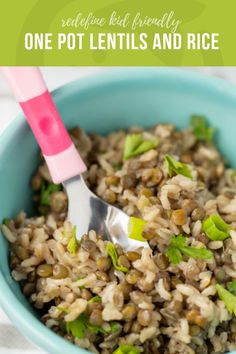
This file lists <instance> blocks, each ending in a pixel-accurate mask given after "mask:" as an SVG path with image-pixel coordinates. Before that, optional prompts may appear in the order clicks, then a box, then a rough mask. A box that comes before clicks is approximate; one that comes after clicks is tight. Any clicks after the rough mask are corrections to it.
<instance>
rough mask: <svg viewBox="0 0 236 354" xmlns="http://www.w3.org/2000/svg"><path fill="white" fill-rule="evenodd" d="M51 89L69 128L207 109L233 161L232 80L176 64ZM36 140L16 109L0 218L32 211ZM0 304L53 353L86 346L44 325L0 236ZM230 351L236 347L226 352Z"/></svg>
mask: <svg viewBox="0 0 236 354" xmlns="http://www.w3.org/2000/svg"><path fill="white" fill-rule="evenodd" d="M53 97H54V100H55V102H56V105H57V107H58V109H59V111H60V113H61V116H62V117H63V119H64V121H65V124H66V126H67V127H68V128H70V127H72V126H74V125H76V124H79V125H80V126H82V127H83V128H84V129H86V131H91V132H93V131H95V132H97V133H102V134H106V133H108V132H109V131H111V130H116V129H119V128H125V127H129V126H130V125H132V124H140V125H143V126H150V125H152V124H156V123H158V122H168V123H174V124H175V125H176V126H177V127H178V128H183V127H185V126H187V125H188V124H189V118H190V116H191V115H192V114H193V113H196V114H200V115H205V116H207V117H208V119H209V122H210V124H211V125H212V126H214V127H216V128H217V134H216V140H217V144H218V146H219V148H220V150H221V151H222V153H223V154H224V155H225V157H226V158H227V161H228V163H230V164H231V165H232V166H234V167H236V158H235V151H236V130H235V129H234V125H235V120H236V88H235V87H234V86H231V85H230V84H228V83H226V82H224V81H223V80H220V79H214V78H209V77H206V76H201V75H199V74H195V73H191V72H189V71H181V70H175V69H130V68H129V69H119V70H115V71H109V72H108V73H103V74H100V75H96V76H93V77H89V78H85V79H82V80H79V81H76V82H72V83H70V84H68V85H66V86H64V87H62V88H60V89H58V90H56V91H55V92H53ZM37 156H38V147H37V144H36V142H35V140H34V138H33V136H32V133H31V131H30V129H29V128H28V126H27V124H26V122H25V120H24V117H23V115H22V114H21V115H20V116H19V117H17V119H15V120H14V121H13V123H12V124H11V125H10V126H9V128H8V129H6V131H4V133H3V134H2V136H1V137H0V196H1V207H0V220H2V219H3V218H4V217H14V216H15V215H16V214H17V213H18V212H19V210H22V209H24V210H26V211H27V212H28V213H31V212H32V210H31V191H30V179H31V176H32V174H33V172H34V171H35V168H36V166H37V161H38V158H37ZM0 304H1V306H2V308H3V309H4V310H5V312H6V313H7V315H8V316H9V318H10V319H11V320H12V322H13V323H14V325H15V326H16V327H17V328H18V329H19V331H20V332H21V333H22V334H23V335H24V336H26V337H27V338H28V339H29V340H30V341H32V342H33V343H35V344H36V345H37V346H39V347H41V348H42V349H44V350H45V351H46V352H48V353H52V354H64V353H67V354H78V353H80V354H82V353H88V352H87V351H86V350H83V349H79V348H77V347H76V346H74V345H72V344H70V343H69V342H67V341H65V340H64V339H62V338H60V337H59V336H57V335H56V334H55V333H53V332H52V331H50V330H49V329H47V328H46V327H45V326H44V325H43V324H42V323H41V322H40V321H39V318H38V315H37V312H35V311H34V310H33V309H32V307H31V306H30V305H29V304H28V302H27V300H26V299H25V297H24V296H23V295H22V293H21V291H20V288H19V285H18V284H17V283H16V282H15V281H14V280H13V279H12V278H11V275H10V270H9V266H8V245H7V242H6V241H5V240H4V238H3V237H0ZM232 353H234V354H236V351H234V352H232Z"/></svg>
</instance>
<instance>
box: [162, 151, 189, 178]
mask: <svg viewBox="0 0 236 354" xmlns="http://www.w3.org/2000/svg"><path fill="white" fill-rule="evenodd" d="M165 163H166V167H167V171H168V175H169V176H170V177H172V176H173V175H174V174H177V175H183V176H185V177H188V178H192V175H191V172H190V169H189V167H188V165H186V164H185V163H182V162H179V161H176V160H175V159H174V158H173V157H171V156H170V155H168V154H167V155H165Z"/></svg>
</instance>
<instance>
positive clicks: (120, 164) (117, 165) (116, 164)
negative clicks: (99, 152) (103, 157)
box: [112, 163, 123, 170]
mask: <svg viewBox="0 0 236 354" xmlns="http://www.w3.org/2000/svg"><path fill="white" fill-rule="evenodd" d="M112 166H113V167H114V168H115V169H116V170H121V169H122V167H123V164H122V163H113V164H112Z"/></svg>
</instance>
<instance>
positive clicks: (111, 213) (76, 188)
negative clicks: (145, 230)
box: [64, 176, 148, 251]
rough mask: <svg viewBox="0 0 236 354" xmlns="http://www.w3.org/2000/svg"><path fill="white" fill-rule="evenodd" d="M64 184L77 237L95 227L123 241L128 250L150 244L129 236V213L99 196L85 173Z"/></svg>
mask: <svg viewBox="0 0 236 354" xmlns="http://www.w3.org/2000/svg"><path fill="white" fill-rule="evenodd" d="M64 187H65V190H66V192H67V195H68V199H69V207H68V220H69V221H71V223H72V224H73V225H75V226H76V232H77V238H78V239H80V238H81V237H82V236H83V235H84V234H87V233H88V232H89V231H90V230H95V231H96V232H97V234H99V235H101V236H102V237H103V238H104V239H105V240H109V241H111V242H113V243H118V244H120V245H121V246H122V248H123V249H124V250H125V251H131V250H134V249H137V248H140V247H148V244H147V242H141V241H136V240H133V239H129V238H128V222H129V216H128V215H126V214H125V213H124V212H123V211H121V210H120V209H118V208H116V207H114V206H112V205H110V204H108V203H106V202H105V201H104V200H102V199H100V198H98V197H97V196H96V195H95V194H94V193H93V192H91V191H90V190H89V188H88V187H87V186H86V184H85V182H84V180H83V178H82V176H76V177H74V178H71V179H69V180H67V181H66V182H64Z"/></svg>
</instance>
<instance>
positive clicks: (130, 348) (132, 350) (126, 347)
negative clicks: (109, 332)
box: [112, 344, 140, 354]
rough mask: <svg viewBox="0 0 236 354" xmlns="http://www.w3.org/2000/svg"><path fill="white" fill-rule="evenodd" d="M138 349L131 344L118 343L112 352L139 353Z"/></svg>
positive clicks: (123, 353)
mask: <svg viewBox="0 0 236 354" xmlns="http://www.w3.org/2000/svg"><path fill="white" fill-rule="evenodd" d="M139 353H140V350H139V349H138V348H137V347H134V346H133V345H126V344H122V345H120V346H119V347H118V348H117V349H116V350H115V351H114V352H113V353H112V354H139Z"/></svg>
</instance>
